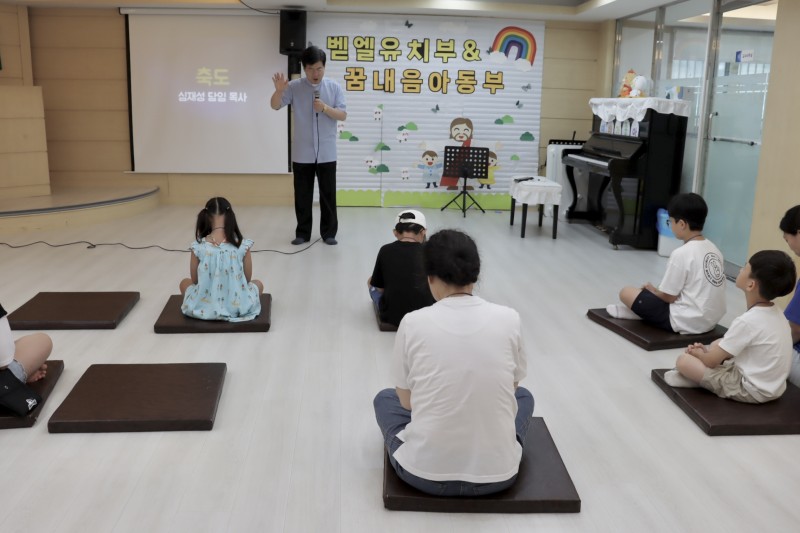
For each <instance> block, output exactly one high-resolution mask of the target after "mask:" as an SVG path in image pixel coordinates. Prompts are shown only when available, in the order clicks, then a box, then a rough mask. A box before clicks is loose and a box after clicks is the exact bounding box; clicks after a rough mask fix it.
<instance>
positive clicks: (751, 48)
mask: <svg viewBox="0 0 800 533" xmlns="http://www.w3.org/2000/svg"><path fill="white" fill-rule="evenodd" d="M753 3H754V4H756V3H762V4H769V5H774V6H775V9H776V10H777V5H776V4H777V2H774V1H771V2H753ZM736 5H737V6H741V5H742V3H741V2H737V3H736ZM745 9H752V8H745ZM722 11H723V16H722V19H721V22H720V24H719V28H720V31H719V33H718V35H719V42H718V46H717V58H716V62H715V69H714V73H713V79H712V82H711V84H710V89H711V101H710V107H709V113H708V123H707V124H708V125H707V128H706V154H705V165H704V169H705V173H704V177H703V187H702V194H703V197H704V198H705V199H706V202H707V203H708V211H709V212H708V218H707V220H706V226H705V232H704V233H705V234H706V236H707V237H708V238H709V239H711V241H712V242H714V243H715V244H716V245H717V246H718V247H719V249H720V251H722V255H723V256H724V258H725V263H726V268H725V270H726V274H728V275H729V276H730V275H734V276H735V273H736V271H737V270H738V268H739V267H741V266H743V265H744V264H745V262H746V261H747V248H748V243H749V240H750V225H751V222H752V218H753V198H754V195H755V187H756V178H757V175H758V160H759V157H760V155H761V134H762V126H763V122H764V109H765V102H766V97H767V88H768V85H769V70H770V61H771V57H772V40H773V34H774V23H775V21H774V18H773V19H772V20H769V19H767V20H766V21H765V20H763V19H761V20H756V19H748V18H746V17H747V16H748V15H747V13H746V12H744V14H743V13H742V10H741V9H740V10H737V11H729V12H725V8H724V7H723V8H722ZM737 15H739V16H737ZM743 17H744V18H743Z"/></svg>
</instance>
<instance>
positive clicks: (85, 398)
mask: <svg viewBox="0 0 800 533" xmlns="http://www.w3.org/2000/svg"><path fill="white" fill-rule="evenodd" d="M225 371H226V365H225V363H164V364H133V365H107V364H103V365H92V366H90V367H89V368H88V369H87V370H86V372H85V373H84V374H83V376H81V378H80V379H79V380H78V383H76V384H75V387H73V389H72V391H71V392H70V393H69V394H68V395H67V397H66V398H65V399H64V401H63V402H62V403H61V405H60V406H59V407H58V409H56V411H55V413H53V416H51V417H50V421H49V422H48V423H47V429H48V431H50V433H103V432H115V431H190V430H210V429H211V428H213V427H214V418H215V416H216V413H217V404H218V403H219V398H220V395H221V394H222V384H223V382H224V381H225Z"/></svg>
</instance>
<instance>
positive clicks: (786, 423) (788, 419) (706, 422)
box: [650, 368, 800, 437]
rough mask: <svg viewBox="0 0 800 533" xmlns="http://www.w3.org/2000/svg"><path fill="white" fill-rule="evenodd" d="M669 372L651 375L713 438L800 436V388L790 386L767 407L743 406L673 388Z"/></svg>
mask: <svg viewBox="0 0 800 533" xmlns="http://www.w3.org/2000/svg"><path fill="white" fill-rule="evenodd" d="M666 371H667V369H665V368H664V369H656V370H653V371H652V372H651V374H650V376H651V378H652V379H653V381H655V383H656V385H658V386H659V387H660V388H661V390H663V391H664V392H665V393H666V394H667V396H669V398H670V399H671V400H672V401H673V402H675V403H676V404H677V405H678V407H680V408H681V409H682V410H683V412H684V413H686V414H687V415H689V418H691V419H692V420H693V421H694V422H695V424H697V425H698V426H700V429H702V430H703V431H705V432H706V433H707V434H708V435H711V436H712V437H716V436H720V435H795V434H798V433H800V389H798V388H797V387H795V386H794V385H792V384H791V383H787V384H786V385H787V387H786V392H784V393H783V396H781V397H780V398H778V399H777V400H775V401H772V402H768V403H764V404H750V403H742V402H737V401H734V400H726V399H724V398H720V397H719V396H717V395H716V394H714V393H713V392H711V391H708V390H706V389H702V388H695V389H685V388H679V387H670V386H669V385H667V383H666V381H664V373H665V372H666Z"/></svg>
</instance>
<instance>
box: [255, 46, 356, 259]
mask: <svg viewBox="0 0 800 533" xmlns="http://www.w3.org/2000/svg"><path fill="white" fill-rule="evenodd" d="M325 60H326V57H325V52H324V51H322V50H320V49H319V48H317V47H316V46H309V47H308V48H306V49H305V50H303V53H302V54H301V55H300V63H301V64H302V65H303V70H304V71H305V73H306V75H305V77H304V78H298V79H296V80H291V81H289V80H287V79H286V76H284V74H283V73H282V72H278V73H277V74H275V75H274V76H272V82H273V83H274V84H275V92H274V93H273V94H272V98H270V105H271V106H272V109H276V110H277V109H280V108H281V107H283V106H285V105H291V106H292V110H293V115H294V128H293V130H292V131H293V135H292V137H293V138H292V170H293V172H294V212H295V215H296V216H297V229H296V230H295V239H294V240H293V241H292V244H303V243H305V242H308V241H310V240H311V227H312V211H313V201H314V176H315V175H316V177H317V180H318V182H319V209H320V223H319V233H320V235H321V236H322V239H323V241H324V242H325V244H331V245H333V244H336V232H337V230H338V227H339V222H338V219H337V217H336V137H337V131H336V123H337V121H340V120H345V119H346V118H347V106H346V105H345V100H344V91H343V90H342V88H341V86H340V85H339V84H338V83H337V82H336V81H334V80H329V79H327V78H325Z"/></svg>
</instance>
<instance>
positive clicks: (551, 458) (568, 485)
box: [383, 417, 581, 513]
mask: <svg viewBox="0 0 800 533" xmlns="http://www.w3.org/2000/svg"><path fill="white" fill-rule="evenodd" d="M383 505H384V507H386V508H387V509H392V510H395V511H427V512H440V513H577V512H580V510H581V499H580V497H579V496H578V492H577V491H576V490H575V485H573V483H572V478H570V477H569V472H567V468H566V466H564V462H563V461H562V460H561V455H560V454H559V453H558V449H557V448H556V445H555V443H554V442H553V438H552V437H551V436H550V431H549V430H548V429H547V425H546V424H545V423H544V419H543V418H541V417H534V418H533V420H531V425H530V428H529V429H528V435H527V437H526V443H525V448H523V451H522V462H521V463H520V465H519V474H518V475H517V480H516V482H515V483H514V484H513V485H512V486H511V487H510V488H508V489H507V490H504V491H502V492H498V493H496V494H489V495H487V496H480V497H472V498H455V497H444V496H431V495H429V494H425V493H424V492H420V491H418V490H417V489H415V488H413V487H412V486H410V485H408V484H406V483H405V482H404V481H403V480H401V479H400V478H399V477H398V476H397V473H396V472H395V470H394V468H393V467H392V465H391V463H389V456H388V454H384V465H383Z"/></svg>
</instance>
